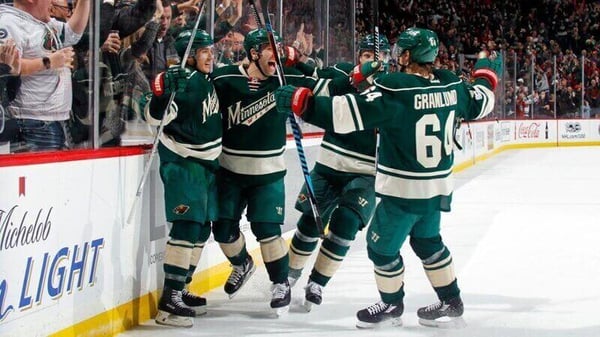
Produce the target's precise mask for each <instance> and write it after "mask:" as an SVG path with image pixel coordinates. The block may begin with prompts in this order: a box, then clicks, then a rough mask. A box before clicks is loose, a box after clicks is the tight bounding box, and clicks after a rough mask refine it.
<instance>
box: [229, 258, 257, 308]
mask: <svg viewBox="0 0 600 337" xmlns="http://www.w3.org/2000/svg"><path fill="white" fill-rule="evenodd" d="M232 267H233V270H232V271H231V274H229V278H227V282H226V283H225V288H224V289H225V292H226V293H227V294H228V295H229V298H230V299H232V298H233V297H234V296H235V295H236V294H237V292H238V291H239V290H240V289H241V288H242V286H243V285H244V284H245V283H246V282H247V281H248V279H250V276H252V274H254V271H255V270H256V265H254V260H252V256H250V255H248V258H247V259H246V261H245V262H244V263H243V264H241V265H239V266H236V265H232Z"/></svg>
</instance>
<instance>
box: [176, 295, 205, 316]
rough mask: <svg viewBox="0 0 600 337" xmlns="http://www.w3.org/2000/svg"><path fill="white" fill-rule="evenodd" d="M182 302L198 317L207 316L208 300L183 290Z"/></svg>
mask: <svg viewBox="0 0 600 337" xmlns="http://www.w3.org/2000/svg"><path fill="white" fill-rule="evenodd" d="M181 300H182V301H183V304H185V306H186V307H188V308H190V309H192V310H194V312H196V316H202V315H205V314H206V298H204V297H200V296H198V295H195V294H193V293H191V292H189V291H188V290H187V289H183V290H182V291H181Z"/></svg>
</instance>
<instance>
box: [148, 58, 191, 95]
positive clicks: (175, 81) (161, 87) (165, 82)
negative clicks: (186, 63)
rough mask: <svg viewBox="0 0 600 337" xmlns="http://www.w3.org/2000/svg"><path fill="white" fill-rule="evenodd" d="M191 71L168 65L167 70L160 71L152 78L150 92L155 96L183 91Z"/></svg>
mask: <svg viewBox="0 0 600 337" xmlns="http://www.w3.org/2000/svg"><path fill="white" fill-rule="evenodd" d="M190 74H191V72H190V71H189V70H188V69H187V68H184V69H181V67H179V66H176V65H174V66H170V67H169V69H167V71H165V72H162V73H160V74H158V75H157V76H156V78H155V79H154V84H153V85H152V93H154V95H155V96H162V95H170V94H171V93H173V92H183V91H184V90H185V87H186V86H187V82H188V80H189V76H190Z"/></svg>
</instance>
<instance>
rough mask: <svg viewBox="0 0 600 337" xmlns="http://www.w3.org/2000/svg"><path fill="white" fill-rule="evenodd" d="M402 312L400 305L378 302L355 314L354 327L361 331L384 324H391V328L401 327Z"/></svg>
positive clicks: (402, 306)
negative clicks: (356, 319)
mask: <svg viewBox="0 0 600 337" xmlns="http://www.w3.org/2000/svg"><path fill="white" fill-rule="evenodd" d="M402 312H404V305H403V304H402V303H397V304H387V303H384V302H382V301H379V302H377V303H375V304H373V305H371V306H369V307H367V308H365V309H362V310H360V311H359V312H357V313H356V318H358V321H357V322H356V327H357V328H361V329H372V328H376V327H378V326H380V325H382V323H384V322H388V321H389V323H391V324H392V326H401V325H402V318H401V317H400V316H402Z"/></svg>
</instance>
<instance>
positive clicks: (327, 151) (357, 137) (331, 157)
mask: <svg viewBox="0 0 600 337" xmlns="http://www.w3.org/2000/svg"><path fill="white" fill-rule="evenodd" d="M353 68H354V64H352V63H338V64H336V65H334V66H332V67H329V68H325V69H319V70H317V76H318V77H319V78H340V77H341V78H345V79H346V80H349V76H350V73H351V72H352V69H353ZM348 90H349V91H352V92H355V90H354V88H353V87H352V86H349V87H348ZM376 138H377V137H376V135H375V132H374V130H364V131H356V132H352V133H348V134H340V133H335V132H333V131H332V130H326V131H325V135H324V136H323V140H322V142H321V148H320V149H319V156H318V157H317V161H316V163H315V167H314V170H315V171H316V172H318V173H320V174H324V175H348V174H361V175H375V145H376Z"/></svg>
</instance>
